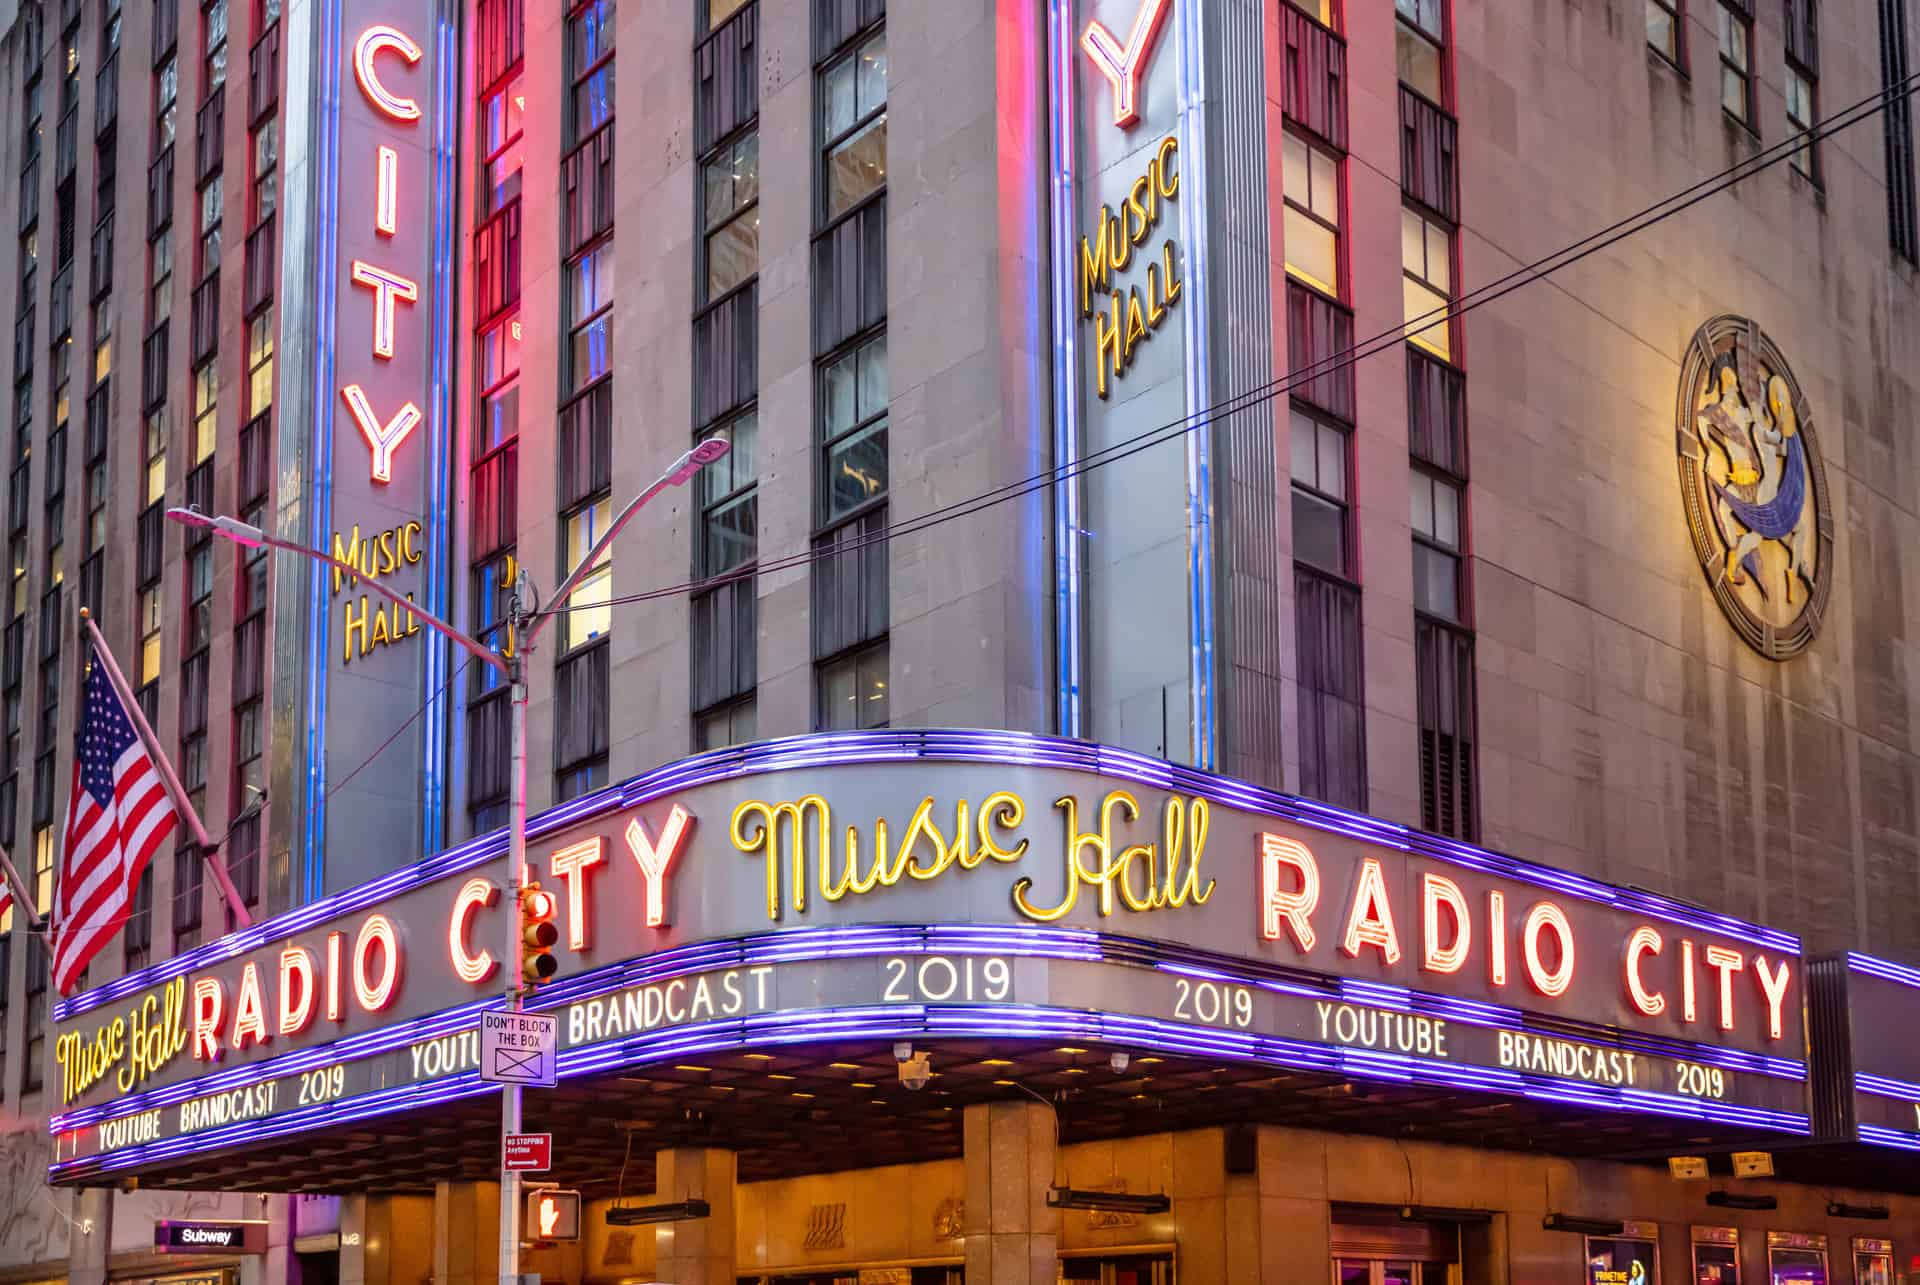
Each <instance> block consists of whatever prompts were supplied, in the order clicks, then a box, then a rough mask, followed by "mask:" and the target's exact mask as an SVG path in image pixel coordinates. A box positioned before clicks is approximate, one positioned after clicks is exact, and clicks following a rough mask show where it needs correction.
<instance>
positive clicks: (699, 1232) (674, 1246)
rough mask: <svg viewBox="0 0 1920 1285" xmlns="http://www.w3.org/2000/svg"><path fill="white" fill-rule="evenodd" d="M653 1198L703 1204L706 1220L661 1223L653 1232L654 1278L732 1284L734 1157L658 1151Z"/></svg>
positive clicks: (692, 1284)
mask: <svg viewBox="0 0 1920 1285" xmlns="http://www.w3.org/2000/svg"><path fill="white" fill-rule="evenodd" d="M653 1162H654V1185H653V1199H654V1202H655V1203H659V1204H671V1203H673V1202H675V1201H681V1200H704V1201H706V1202H707V1203H708V1204H709V1205H711V1206H712V1207H713V1212H712V1213H711V1214H710V1215H708V1216H707V1217H705V1218H693V1219H689V1220H687V1221H686V1222H678V1223H661V1224H659V1225H658V1226H657V1227H655V1228H654V1232H653V1238H654V1239H653V1275H654V1278H655V1279H657V1280H660V1281H663V1282H670V1285H734V1275H733V1229H734V1191H733V1185H734V1170H735V1161H734V1154H733V1152H731V1151H721V1150H718V1149H717V1148H710V1147H675V1148H672V1149H670V1150H667V1151H656V1152H655V1153H654V1157H653Z"/></svg>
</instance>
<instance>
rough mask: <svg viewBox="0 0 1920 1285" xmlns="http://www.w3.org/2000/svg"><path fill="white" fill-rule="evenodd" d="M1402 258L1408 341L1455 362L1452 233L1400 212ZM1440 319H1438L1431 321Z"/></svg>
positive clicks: (1414, 214)
mask: <svg viewBox="0 0 1920 1285" xmlns="http://www.w3.org/2000/svg"><path fill="white" fill-rule="evenodd" d="M1400 258H1401V265H1402V267H1403V268H1404V269H1405V274H1404V279H1405V287H1406V308H1407V338H1409V339H1411V340H1412V341H1413V342H1414V343H1416V344H1419V345H1420V346H1421V347H1422V348H1425V349H1426V350H1427V351H1428V352H1431V353H1432V354H1433V355H1434V356H1436V357H1440V358H1442V359H1445V360H1448V361H1451V360H1452V359H1453V342H1452V333H1453V322H1452V319H1451V318H1449V317H1447V316H1446V315H1445V313H1446V310H1447V308H1448V301H1449V300H1450V299H1451V298H1452V297H1453V233H1452V231H1451V229H1449V228H1448V227H1447V226H1446V225H1445V224H1443V223H1441V222H1440V221H1439V220H1437V219H1432V218H1429V217H1427V216H1426V215H1424V214H1421V213H1419V212H1418V211H1416V210H1411V209H1407V208H1406V207H1404V206H1403V207H1402V208H1401V210H1400ZM1435 315H1437V316H1438V319H1437V320H1430V319H1429V318H1431V317H1434V316H1435Z"/></svg>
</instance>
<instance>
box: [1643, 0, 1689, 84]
mask: <svg viewBox="0 0 1920 1285" xmlns="http://www.w3.org/2000/svg"><path fill="white" fill-rule="evenodd" d="M1647 4H1648V6H1649V7H1650V8H1658V9H1659V10H1660V11H1661V12H1663V13H1665V14H1666V15H1667V21H1668V22H1670V23H1672V24H1673V50H1672V52H1668V51H1667V50H1665V49H1662V48H1661V47H1660V46H1659V45H1656V44H1654V43H1653V32H1652V30H1651V29H1649V30H1648V32H1647V49H1648V50H1649V51H1650V52H1651V53H1653V54H1654V56H1656V57H1657V58H1659V59H1660V61H1661V62H1663V63H1665V64H1666V65H1667V66H1669V67H1671V68H1673V69H1674V70H1675V71H1677V72H1679V73H1680V74H1681V75H1682V76H1687V75H1688V71H1687V0H1647Z"/></svg>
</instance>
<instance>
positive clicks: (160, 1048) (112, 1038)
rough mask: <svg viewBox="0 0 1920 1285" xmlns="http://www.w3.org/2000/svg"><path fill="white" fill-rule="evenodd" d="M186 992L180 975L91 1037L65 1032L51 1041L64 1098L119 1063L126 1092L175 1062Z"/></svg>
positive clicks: (182, 1042)
mask: <svg viewBox="0 0 1920 1285" xmlns="http://www.w3.org/2000/svg"><path fill="white" fill-rule="evenodd" d="M186 994H187V983H186V980H185V979H184V978H176V979H174V980H173V981H171V982H168V983H167V985H166V988H165V989H164V990H162V991H159V992H157V993H149V994H148V995H147V996H146V997H145V998H143V999H142V1000H141V1001H140V1002H139V1003H138V1004H136V1005H135V1006H134V1007H133V1008H132V1009H131V1010H130V1011H129V1012H128V1013H127V1014H126V1015H125V1016H122V1017H116V1018H114V1019H113V1020H112V1021H109V1022H102V1023H101V1024H100V1025H99V1026H98V1027H97V1028H95V1030H94V1032H93V1034H92V1035H91V1036H88V1035H83V1034H81V1033H80V1032H79V1031H67V1032H65V1033H63V1034H62V1035H61V1036H60V1037H59V1038H58V1039H56V1040H55V1041H54V1042H53V1058H54V1061H55V1062H57V1063H59V1065H60V1100H61V1101H62V1102H72V1101H73V1100H74V1099H75V1098H77V1097H79V1096H80V1095H81V1094H83V1093H85V1092H86V1091H87V1090H88V1089H91V1088H92V1087H93V1086H94V1085H96V1084H98V1083H100V1081H101V1080H104V1079H105V1078H106V1077H107V1074H108V1072H110V1071H113V1070H114V1068H115V1067H119V1071H118V1073H117V1074H115V1076H114V1082H115V1083H116V1084H118V1085H119V1087H120V1091H121V1092H122V1093H126V1092H130V1091H131V1090H132V1089H133V1088H134V1087H135V1086H136V1085H138V1084H140V1083H142V1082H144V1081H145V1080H146V1078H147V1077H148V1076H149V1075H152V1074H153V1073H154V1072H155V1071H157V1070H159V1069H160V1068H161V1067H162V1066H164V1065H166V1063H167V1062H169V1061H171V1060H172V1058H173V1056H174V1054H176V1053H178V1052H179V1051H180V1050H181V1049H183V1048H185V1047H186V1044H187V1033H186V1030H185V1028H184V1027H183V1026H182V1025H181V1023H180V1014H181V1011H182V1008H183V1005H184V1004H185V1002H186ZM129 1023H131V1024H132V1026H131V1031H129V1026H128V1024H129ZM123 1062H124V1065H122V1063H123Z"/></svg>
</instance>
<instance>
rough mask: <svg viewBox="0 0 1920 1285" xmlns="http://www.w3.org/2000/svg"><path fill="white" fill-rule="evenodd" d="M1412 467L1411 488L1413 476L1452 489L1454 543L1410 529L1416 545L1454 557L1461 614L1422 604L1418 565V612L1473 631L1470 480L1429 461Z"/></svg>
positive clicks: (1455, 590) (1456, 600) (1455, 592)
mask: <svg viewBox="0 0 1920 1285" xmlns="http://www.w3.org/2000/svg"><path fill="white" fill-rule="evenodd" d="M1408 467H1409V486H1410V487H1411V485H1412V484H1413V481H1412V480H1413V478H1415V477H1424V478H1425V479H1427V481H1428V482H1430V483H1431V484H1433V485H1435V486H1436V487H1441V486H1444V487H1446V488H1447V489H1449V490H1450V491H1452V492H1453V498H1454V508H1453V513H1454V528H1455V543H1454V544H1452V545H1448V544H1446V543H1444V542H1443V541H1441V540H1440V539H1438V538H1437V537H1435V536H1432V535H1429V534H1426V533H1424V532H1422V531H1419V530H1417V529H1414V528H1413V527H1412V524H1411V523H1409V524H1408V529H1409V534H1410V535H1411V536H1412V538H1413V543H1414V544H1415V545H1418V546H1420V547H1421V548H1425V549H1429V550H1432V551H1433V552H1434V553H1436V554H1439V555H1440V556H1442V557H1445V558H1447V559H1449V560H1451V562H1452V564H1453V601H1454V606H1455V608H1456V609H1457V614H1456V615H1454V616H1451V617H1449V616H1443V615H1440V614H1439V613H1437V612H1433V611H1428V610H1427V609H1425V608H1423V607H1420V606H1419V605H1418V595H1419V582H1418V567H1417V566H1416V568H1415V586H1414V594H1415V602H1416V605H1415V607H1414V613H1415V614H1416V615H1418V616H1422V617H1424V618H1426V619H1428V620H1432V621H1435V622H1437V623H1439V624H1443V625H1446V626H1447V627H1448V628H1450V629H1455V630H1465V631H1469V632H1471V631H1472V629H1473V593H1472V586H1471V584H1470V583H1469V577H1468V575H1467V559H1468V557H1469V556H1470V551H1469V550H1470V546H1469V543H1468V530H1469V527H1468V522H1467V480H1466V479H1465V478H1463V477H1460V476H1458V475H1457V474H1454V473H1449V472H1448V471H1447V470H1446V469H1443V468H1436V467H1435V466H1434V465H1432V464H1429V463H1427V462H1426V461H1425V460H1419V459H1415V460H1412V461H1411V462H1410V464H1409V466H1408Z"/></svg>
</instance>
